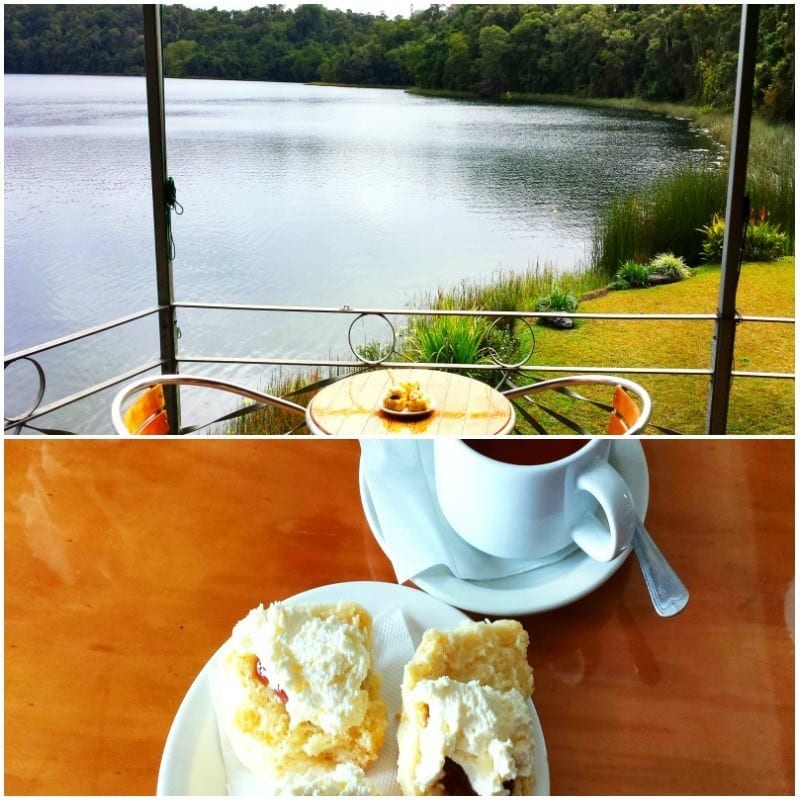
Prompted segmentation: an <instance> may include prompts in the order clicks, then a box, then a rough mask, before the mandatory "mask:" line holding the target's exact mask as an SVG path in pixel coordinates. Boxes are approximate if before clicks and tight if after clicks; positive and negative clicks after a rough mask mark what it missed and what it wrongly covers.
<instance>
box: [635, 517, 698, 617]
mask: <svg viewBox="0 0 800 800" xmlns="http://www.w3.org/2000/svg"><path fill="white" fill-rule="evenodd" d="M633 550H634V552H635V553H636V557H637V558H638V559H639V566H640V567H641V568H642V575H643V576H644V582H645V583H646V584H647V590H648V591H649V592H650V599H651V600H652V601H653V608H655V610H656V613H658V614H659V615H660V616H662V617H672V616H674V615H675V614H677V613H678V612H679V611H682V610H683V609H684V608H685V607H686V604H687V603H688V602H689V590H688V589H687V588H686V587H685V586H684V584H683V581H681V579H680V578H679V577H678V575H677V574H676V572H675V570H674V569H672V567H671V566H670V565H669V562H668V561H667V559H666V558H664V556H663V554H662V553H661V551H660V550H659V549H658V548H657V547H656V543H655V542H654V541H653V540H652V538H651V537H650V534H649V533H648V532H647V529H646V528H645V527H644V525H643V524H642V523H641V521H640V520H638V519H637V520H636V532H635V533H634V534H633Z"/></svg>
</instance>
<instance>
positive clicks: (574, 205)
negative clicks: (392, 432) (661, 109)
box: [4, 75, 720, 433]
mask: <svg viewBox="0 0 800 800" xmlns="http://www.w3.org/2000/svg"><path fill="white" fill-rule="evenodd" d="M165 98H166V129H167V142H168V143H167V158H168V164H169V174H170V175H171V176H172V177H173V178H174V180H175V183H176V187H177V197H178V201H179V202H180V203H181V205H182V206H183V209H184V211H183V214H182V215H180V216H177V215H173V225H172V227H173V236H174V243H175V260H174V285H175V295H176V299H177V300H178V301H187V302H188V301H199V302H202V301H212V302H221V303H258V304H278V305H288V306H296V305H314V306H324V307H341V306H343V305H350V306H353V307H359V306H369V307H381V308H398V307H406V306H408V305H410V304H412V303H415V302H418V301H419V299H420V298H421V297H423V296H424V295H425V293H427V292H430V291H434V290H435V289H437V288H438V287H451V286H456V285H458V283H459V282H460V281H462V280H469V281H479V282H484V281H487V280H489V279H490V278H491V277H492V275H493V274H495V273H497V272H498V271H500V270H520V271H522V270H526V269H528V268H529V267H534V266H536V265H537V264H538V265H549V266H552V267H555V268H556V269H558V270H571V269H574V268H575V267H577V266H580V265H581V264H584V263H586V262H587V260H588V255H589V252H590V248H591V240H592V230H593V225H594V222H595V220H596V217H597V214H598V212H599V211H600V210H601V209H602V207H603V206H604V204H606V203H607V202H608V201H609V200H610V199H611V198H612V197H613V195H614V194H615V192H617V191H618V190H619V189H620V188H622V187H638V186H643V185H646V184H647V182H649V181H651V180H652V179H653V178H654V177H656V176H658V175H661V174H664V173H668V172H670V171H673V170H675V169H676V168H677V167H679V166H681V165H685V164H706V163H710V162H712V161H715V160H717V159H718V158H719V157H720V154H719V151H718V149H717V148H716V147H715V145H714V144H713V143H712V142H710V141H709V140H708V138H707V137H706V136H705V135H704V134H703V133H702V132H699V131H697V130H694V129H692V128H691V127H690V125H689V123H688V122H686V121H683V120H675V119H666V118H660V117H655V116H651V115H646V114H631V113H622V112H615V111H610V110H601V109H585V108H565V107H556V106H499V105H492V104H488V103H477V102H462V101H452V100H445V99H431V98H424V97H419V96H416V95H411V94H407V93H405V92H402V91H396V90H380V89H350V88H338V87H319V86H306V85H301V84H277V83H254V82H234V81H206V80H171V79H167V80H166V82H165ZM148 159H149V156H148V141H147V120H146V99H145V82H144V79H143V78H134V77H83V76H82V77H73V76H29V75H6V76H5V206H4V224H5V346H4V350H5V353H7V354H8V353H11V352H14V351H17V350H20V349H22V348H25V347H29V346H33V345H36V344H39V343H41V342H44V341H48V340H51V339H53V338H56V337H60V336H64V335H67V334H71V333H74V332H76V331H79V330H81V329H83V328H86V327H88V326H92V325H96V324H100V323H103V322H106V321H108V320H111V319H114V318H116V317H119V316H122V315H125V314H129V313H132V312H135V311H139V310H141V309H144V308H146V307H149V306H152V305H154V304H155V302H156V293H155V277H154V245H153V237H152V210H151V204H150V203H151V201H150V183H149V160H148ZM179 324H180V329H181V339H180V349H181V353H183V354H191V355H194V356H200V355H203V356H206V355H220V356H234V357H235V356H275V357H285V358H303V357H306V358H307V357H312V358H328V357H338V356H344V355H345V354H348V355H349V352H348V348H347V326H348V324H349V319H347V318H344V317H342V318H334V317H330V316H328V317H324V316H323V317H321V318H320V317H313V318H309V317H307V316H306V315H294V314H275V315H272V314H269V315H268V314H255V313H251V312H245V313H240V314H231V313H228V312H217V311H202V312H201V311H183V312H181V314H180V317H179ZM157 352H158V346H157V341H156V333H155V324H154V322H153V320H147V321H143V322H139V323H136V324H134V325H131V326H126V327H125V328H123V329H118V330H116V331H114V332H111V333H107V334H103V335H102V336H97V337H92V338H90V339H87V340H84V341H81V342H79V343H76V344H74V345H70V346H69V347H66V348H62V349H61V350H59V351H58V353H47V354H43V355H42V356H41V359H40V360H41V362H42V364H43V366H44V367H45V369H46V373H47V381H48V382H47V394H46V397H45V402H49V401H51V400H54V399H57V398H59V397H62V396H64V395H65V394H68V393H71V392H75V391H78V390H79V389H80V388H82V387H85V386H87V385H89V384H90V383H92V382H97V381H101V380H105V379H107V378H109V377H111V376H113V375H115V374H119V373H121V372H123V371H126V370H128V369H131V368H132V367H134V366H136V365H137V364H140V363H144V362H146V361H148V360H151V359H152V358H153V357H154V356H155V354H157ZM195 371H198V372H206V373H208V372H212V373H214V374H225V375H228V376H230V377H234V376H235V377H236V378H238V379H240V380H242V381H244V382H248V383H251V384H253V385H259V384H262V385H263V380H261V378H262V377H263V372H264V370H263V368H260V369H256V368H253V367H224V368H219V367H207V366H205V365H203V366H201V367H198V368H197V369H196V370H195ZM30 386H31V384H30V382H29V380H28V376H27V375H23V371H22V370H18V369H16V368H15V369H14V370H13V371H12V370H9V371H8V373H7V375H6V389H5V393H6V409H7V413H8V414H15V413H18V412H19V411H21V410H22V409H23V408H24V407H25V406H26V405H27V404H28V402H29V400H28V398H29V397H30V393H31V391H32V390H31V388H30ZM109 402H110V400H109V393H108V392H106V393H105V394H104V395H103V396H101V397H99V398H95V399H93V400H92V401H87V402H84V403H82V404H80V405H79V406H78V407H76V408H74V409H66V410H63V411H60V412H57V413H56V414H53V415H51V417H52V418H51V419H48V421H47V423H46V424H50V425H53V426H66V427H69V428H70V429H72V430H76V431H79V432H82V433H105V432H110V428H109V426H108V413H107V408H108V403H109ZM42 424H45V423H42Z"/></svg>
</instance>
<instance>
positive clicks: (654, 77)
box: [3, 4, 794, 123]
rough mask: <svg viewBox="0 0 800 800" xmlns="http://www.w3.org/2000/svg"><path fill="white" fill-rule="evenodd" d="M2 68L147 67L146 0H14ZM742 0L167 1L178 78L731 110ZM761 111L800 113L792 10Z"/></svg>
mask: <svg viewBox="0 0 800 800" xmlns="http://www.w3.org/2000/svg"><path fill="white" fill-rule="evenodd" d="M3 10H4V16H5V20H4V22H5V28H4V37H5V72H6V73H33V74H64V73H67V74H109V75H140V74H142V73H143V71H144V54H143V32H142V17H141V6H138V5H4V7H3ZM740 18H741V6H739V5H735V4H734V5H697V4H693V5H651V4H635V5H616V4H613V5H611V4H608V5H581V4H570V5H496V4H453V5H449V6H448V5H443V4H433V5H430V6H429V7H428V8H426V9H420V10H417V11H415V12H414V13H412V14H411V16H410V18H405V17H400V16H398V17H396V18H394V19H389V18H387V17H386V16H385V15H383V14H380V15H372V14H360V13H354V12H352V11H339V10H330V9H327V8H325V7H324V6H322V5H318V4H307V5H300V6H298V7H297V8H296V9H294V10H292V9H287V8H285V7H284V6H283V5H281V4H269V5H266V6H257V7H253V8H250V9H249V10H246V11H227V10H220V9H218V8H216V7H214V8H212V9H210V10H193V9H190V8H188V7H186V6H183V5H167V6H164V8H163V34H162V38H163V46H164V71H165V74H166V75H167V77H176V78H200V77H204V78H219V79H232V80H259V81H297V82H325V83H338V84H349V85H358V86H386V87H411V86H414V87H419V88H421V89H427V90H444V91H452V92H466V93H470V94H473V95H475V96H477V97H486V98H499V97H502V96H505V95H507V93H514V94H537V95H543V94H557V95H571V96H575V97H595V98H609V97H640V98H642V99H645V100H649V101H669V102H684V101H685V102H690V103H693V104H696V105H699V106H703V107H706V108H709V109H718V110H727V109H729V108H730V107H731V106H732V103H733V92H734V85H735V76H736V64H737V52H738V42H739V26H740ZM755 106H756V109H757V110H758V112H759V113H760V114H761V115H762V116H763V117H765V118H767V119H770V120H775V121H785V122H792V123H793V121H794V4H788V5H764V6H762V7H761V15H760V27H759V53H758V64H757V70H756V87H755Z"/></svg>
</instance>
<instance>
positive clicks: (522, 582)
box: [359, 439, 650, 616]
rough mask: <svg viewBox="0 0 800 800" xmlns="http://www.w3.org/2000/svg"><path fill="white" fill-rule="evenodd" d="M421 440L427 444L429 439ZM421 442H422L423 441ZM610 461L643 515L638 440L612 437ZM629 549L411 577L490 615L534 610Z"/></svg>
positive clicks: (374, 518) (580, 589)
mask: <svg viewBox="0 0 800 800" xmlns="http://www.w3.org/2000/svg"><path fill="white" fill-rule="evenodd" d="M426 444H427V445H428V446H432V443H431V442H426ZM420 446H423V444H422V442H420ZM609 461H610V463H611V465H612V466H613V467H615V468H616V469H617V471H618V472H619V473H620V475H622V477H623V478H624V479H625V481H626V483H627V484H628V486H630V488H631V492H632V493H633V499H634V503H635V505H636V511H637V513H638V515H639V519H641V520H642V521H644V518H645V516H646V514H647V504H648V500H649V496H650V476H649V473H648V471H647V461H646V460H645V456H644V450H643V449H642V445H641V442H639V440H638V439H619V440H614V442H613V443H612V446H611V455H610V457H609ZM359 486H360V489H361V502H362V505H363V506H364V513H365V515H366V517H367V522H368V523H369V526H370V528H371V530H372V533H373V535H374V536H375V539H376V540H377V542H378V544H379V545H381V547H382V548H383V547H384V542H383V536H382V533H381V527H380V523H379V521H378V515H377V514H376V513H375V507H374V505H373V503H372V498H371V497H370V494H369V489H368V487H367V484H366V480H365V479H364V475H363V471H362V470H359ZM384 552H386V551H385V548H384ZM628 555H630V549H628V550H626V551H625V552H624V553H622V555H620V556H619V557H617V558H615V559H614V560H613V561H608V562H604V561H595V560H594V559H592V558H589V556H587V555H586V554H585V553H584V552H583V551H582V550H579V549H574V550H571V551H570V552H569V553H568V554H567V555H566V556H565V557H564V558H563V559H561V560H560V561H556V562H555V563H553V564H548V565H547V566H544V567H539V568H538V569H534V570H531V571H529V572H523V573H520V574H518V575H512V576H509V577H506V578H495V579H493V580H487V581H477V580H473V581H467V580H463V579H461V578H456V577H455V576H454V575H453V574H452V573H451V572H450V570H448V569H447V568H446V567H443V566H437V567H431V569H428V570H425V572H423V573H421V574H420V575H417V576H416V577H415V578H414V579H413V582H414V583H415V584H416V585H417V586H419V588H420V589H423V590H424V591H426V592H427V593H428V594H430V595H432V596H433V597H436V598H438V599H439V600H443V601H444V602H445V603H449V604H450V605H453V606H456V607H457V608H463V609H465V610H466V611H473V612H476V613H478V614H489V615H493V616H510V615H520V614H535V613H538V612H542V611H550V610H551V609H554V608H559V607H561V606H565V605H567V604H568V603H573V602H575V601H576V600H579V599H580V598H582V597H585V596H586V595H587V594H589V592H592V591H594V590H595V589H596V588H597V587H598V586H601V585H602V584H603V583H605V582H606V581H607V580H608V579H609V578H610V577H611V576H612V575H613V574H614V573H615V572H616V571H617V570H618V569H619V568H620V567H621V566H622V564H623V563H624V562H625V559H626V558H627V557H628ZM387 557H389V554H388V553H387Z"/></svg>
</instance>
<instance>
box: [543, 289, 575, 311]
mask: <svg viewBox="0 0 800 800" xmlns="http://www.w3.org/2000/svg"><path fill="white" fill-rule="evenodd" d="M535 309H536V311H564V312H566V313H568V314H569V313H572V312H573V311H577V310H578V301H577V300H576V299H575V297H574V296H573V295H571V294H570V293H569V292H565V291H564V290H563V289H553V290H552V291H551V292H550V294H548V295H545V296H544V297H540V298H539V299H538V300H537V301H536V306H535Z"/></svg>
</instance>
